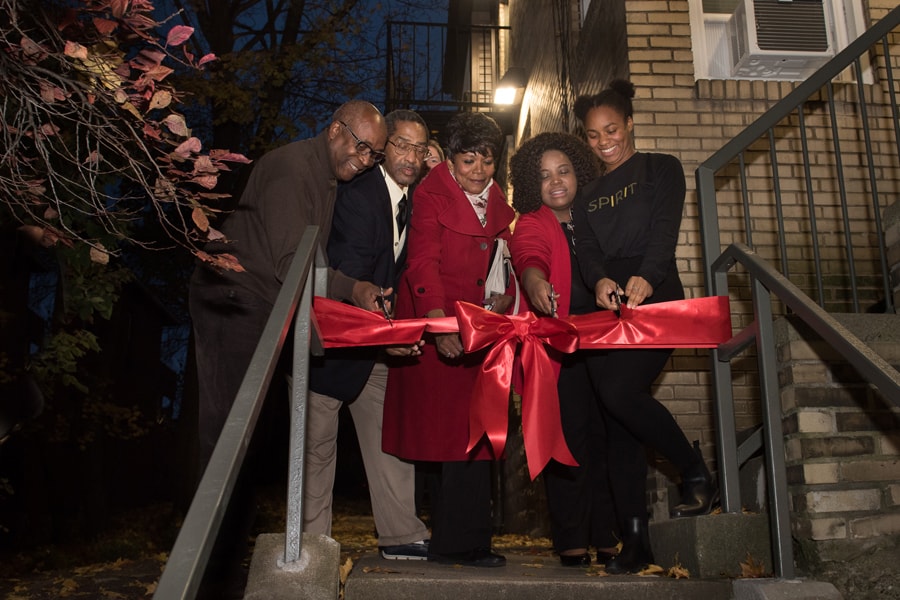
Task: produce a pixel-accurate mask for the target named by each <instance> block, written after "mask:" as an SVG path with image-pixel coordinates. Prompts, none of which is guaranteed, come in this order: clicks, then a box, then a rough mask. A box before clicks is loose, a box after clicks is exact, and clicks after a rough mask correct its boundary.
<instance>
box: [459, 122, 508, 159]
mask: <svg viewBox="0 0 900 600" xmlns="http://www.w3.org/2000/svg"><path fill="white" fill-rule="evenodd" d="M502 145H503V132H502V131H501V130H500V126H499V125H497V121H495V120H494V119H492V118H491V117H489V116H487V115H486V114H484V113H477V112H461V113H457V114H455V115H453V117H452V118H451V119H450V121H448V122H447V149H448V150H449V151H450V158H451V159H452V158H453V155H454V154H463V153H466V152H477V153H478V154H481V155H483V156H488V155H491V156H493V157H494V158H499V157H500V147H501V146H502Z"/></svg>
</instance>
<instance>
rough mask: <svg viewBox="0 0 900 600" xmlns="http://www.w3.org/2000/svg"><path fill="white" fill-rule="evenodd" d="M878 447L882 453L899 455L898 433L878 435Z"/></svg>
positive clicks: (899, 437) (899, 435)
mask: <svg viewBox="0 0 900 600" xmlns="http://www.w3.org/2000/svg"><path fill="white" fill-rule="evenodd" d="M878 448H879V450H880V451H881V453H882V454H887V455H889V456H890V455H900V434H898V433H891V434H887V435H882V436H878Z"/></svg>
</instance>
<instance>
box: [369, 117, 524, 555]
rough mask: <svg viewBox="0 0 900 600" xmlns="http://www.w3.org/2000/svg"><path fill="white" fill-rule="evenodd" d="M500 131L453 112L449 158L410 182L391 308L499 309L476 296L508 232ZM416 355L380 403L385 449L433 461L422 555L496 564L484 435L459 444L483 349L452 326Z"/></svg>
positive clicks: (410, 313) (494, 301)
mask: <svg viewBox="0 0 900 600" xmlns="http://www.w3.org/2000/svg"><path fill="white" fill-rule="evenodd" d="M502 142H503V135H502V133H501V131H500V128H499V127H498V125H497V123H496V122H495V121H494V120H493V119H491V118H490V117H488V116H486V115H484V114H482V113H460V114H457V115H456V116H454V117H453V118H452V119H451V120H450V122H449V123H448V125H447V146H448V149H449V160H448V161H445V162H443V163H441V164H439V165H437V166H436V167H434V168H433V169H432V170H431V171H430V172H429V173H428V175H427V176H426V177H425V179H423V180H422V182H421V183H420V184H419V186H418V187H417V188H416V191H415V194H414V196H413V213H412V217H411V219H410V231H409V242H408V257H409V258H408V267H407V270H406V272H405V273H404V276H403V279H402V281H401V283H400V285H399V286H398V287H399V289H398V293H397V306H396V316H397V317H398V318H410V317H431V318H434V317H444V316H454V315H455V314H456V311H455V304H454V303H455V302H456V301H457V300H463V301H466V302H470V303H473V304H479V305H481V304H483V305H484V306H485V307H486V308H489V309H490V310H493V311H495V312H501V313H502V312H506V310H507V308H509V306H510V305H511V304H512V297H511V296H510V295H508V293H507V294H500V295H494V296H492V297H490V298H489V299H487V300H486V299H485V279H486V276H487V271H488V266H489V262H490V258H491V254H492V250H493V246H494V240H495V239H497V238H502V239H504V240H508V239H509V236H510V231H509V225H510V223H511V222H512V220H513V218H514V216H515V213H514V211H513V210H512V208H511V207H510V206H509V205H508V204H507V202H506V198H505V196H504V194H503V192H502V191H501V190H500V187H499V186H498V185H497V184H496V183H495V182H494V180H493V175H494V171H495V169H496V164H495V163H496V160H497V159H498V157H499V155H500V147H501V144H502ZM426 342H427V343H426V346H425V348H424V349H423V352H422V355H421V356H420V357H418V358H417V359H411V360H410V362H409V363H408V364H407V365H404V366H400V367H396V368H393V367H392V368H391V371H390V374H389V376H388V384H387V392H386V398H385V404H384V428H383V433H382V435H383V438H382V439H383V447H384V451H385V452H388V453H391V454H394V455H396V456H399V457H400V458H404V459H407V460H416V461H436V462H440V463H442V464H441V486H440V491H439V494H438V496H439V497H438V498H437V501H436V502H435V503H434V505H436V506H435V509H434V511H433V512H434V513H435V514H434V515H432V535H431V544H430V548H429V557H428V558H429V560H435V561H438V562H442V563H450V564H465V565H473V566H479V567H498V566H502V565H504V564H506V559H505V558H504V557H502V556H500V555H498V554H495V553H494V552H492V551H491V479H490V462H489V461H490V460H493V459H495V458H498V457H495V456H493V453H492V452H491V448H490V445H489V444H488V442H487V438H484V439H482V441H481V442H480V443H479V444H478V445H477V446H476V447H475V448H473V449H472V451H471V452H470V453H467V452H466V448H467V446H468V441H469V402H470V400H471V395H472V390H473V388H474V384H475V378H476V377H477V375H478V371H479V368H480V367H481V363H482V361H483V359H484V355H485V354H486V352H487V350H483V351H480V352H476V353H472V354H468V353H465V352H464V351H463V346H462V341H461V339H460V337H459V334H456V333H453V334H444V335H434V336H430V337H426Z"/></svg>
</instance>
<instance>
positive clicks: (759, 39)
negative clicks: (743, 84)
mask: <svg viewBox="0 0 900 600" xmlns="http://www.w3.org/2000/svg"><path fill="white" fill-rule="evenodd" d="M830 4H831V0H741V1H740V2H738V5H737V7H736V8H735V10H734V13H733V14H732V15H731V17H730V18H729V19H728V24H727V31H728V37H729V39H730V41H731V61H732V63H731V64H732V69H731V74H732V76H734V77H738V78H740V77H752V78H765V79H781V80H791V81H799V80H802V79H806V78H807V77H809V76H810V75H811V74H812V73H813V72H814V71H815V70H816V69H818V68H819V67H821V66H822V65H824V64H825V63H826V62H828V60H829V59H830V58H832V57H833V56H834V54H835V49H834V26H833V21H832V16H831V5H830Z"/></svg>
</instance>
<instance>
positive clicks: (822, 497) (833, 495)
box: [806, 489, 881, 513]
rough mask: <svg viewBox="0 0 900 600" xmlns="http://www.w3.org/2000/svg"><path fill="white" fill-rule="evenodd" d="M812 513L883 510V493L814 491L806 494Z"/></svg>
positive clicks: (871, 491)
mask: <svg viewBox="0 0 900 600" xmlns="http://www.w3.org/2000/svg"><path fill="white" fill-rule="evenodd" d="M806 505H807V508H808V509H809V512H811V513H831V512H851V511H854V512H855V511H861V510H877V509H879V508H881V492H880V491H879V490H875V489H861V490H831V491H824V492H819V491H812V492H808V493H807V494H806Z"/></svg>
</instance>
